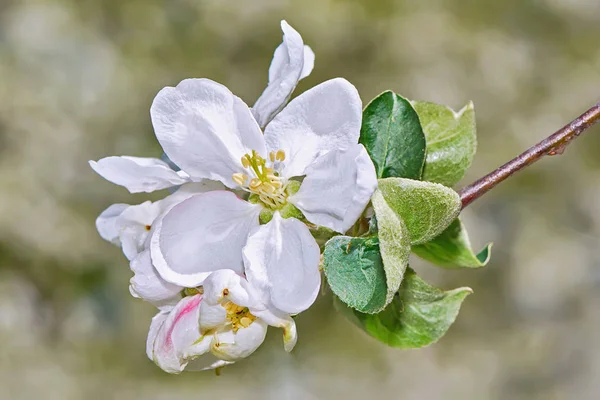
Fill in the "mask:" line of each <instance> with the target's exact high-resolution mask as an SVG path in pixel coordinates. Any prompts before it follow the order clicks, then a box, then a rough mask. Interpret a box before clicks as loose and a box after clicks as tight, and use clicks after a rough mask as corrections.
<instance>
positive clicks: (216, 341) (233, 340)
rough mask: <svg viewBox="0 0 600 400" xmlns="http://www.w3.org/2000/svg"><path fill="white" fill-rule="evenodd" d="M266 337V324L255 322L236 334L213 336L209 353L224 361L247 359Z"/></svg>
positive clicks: (231, 332) (229, 332)
mask: <svg viewBox="0 0 600 400" xmlns="http://www.w3.org/2000/svg"><path fill="white" fill-rule="evenodd" d="M266 335H267V324H265V323H264V322H263V321H261V320H260V319H257V320H255V321H254V322H252V324H250V326H248V327H247V328H240V329H239V330H238V331H237V332H235V333H234V332H233V331H227V332H223V333H219V334H217V335H215V336H214V338H213V340H212V343H211V345H210V351H211V352H212V353H213V354H214V355H215V356H217V357H218V358H220V359H222V360H225V361H237V360H240V359H242V358H246V357H248V356H249V355H250V354H252V353H254V352H255V351H256V349H258V348H259V347H260V345H261V344H262V342H264V340H265V336H266Z"/></svg>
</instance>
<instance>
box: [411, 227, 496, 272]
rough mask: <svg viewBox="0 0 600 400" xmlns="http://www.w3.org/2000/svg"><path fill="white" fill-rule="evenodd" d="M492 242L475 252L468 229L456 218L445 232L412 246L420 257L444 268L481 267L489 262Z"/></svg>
mask: <svg viewBox="0 0 600 400" xmlns="http://www.w3.org/2000/svg"><path fill="white" fill-rule="evenodd" d="M491 249H492V243H489V244H487V245H486V246H485V247H484V248H483V249H482V250H481V251H480V252H479V253H477V254H475V253H474V252H473V249H472V247H471V241H470V240H469V235H468V234H467V230H466V229H465V226H464V225H463V223H462V221H461V220H460V218H457V219H455V220H454V221H453V222H452V223H451V224H450V226H449V227H448V228H446V230H445V231H444V232H442V233H441V234H440V235H439V236H437V237H435V238H434V239H433V240H430V241H429V242H427V243H423V244H421V245H418V246H414V247H413V248H412V250H413V252H414V253H415V254H416V255H418V256H419V257H421V258H423V259H425V260H427V261H429V262H432V263H434V264H436V265H438V266H440V267H443V268H449V269H454V268H479V267H483V266H484V265H486V264H487V263H488V261H489V260H490V257H491V255H492V254H491Z"/></svg>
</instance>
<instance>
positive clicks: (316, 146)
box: [150, 78, 377, 313]
mask: <svg viewBox="0 0 600 400" xmlns="http://www.w3.org/2000/svg"><path fill="white" fill-rule="evenodd" d="M151 116H152V121H153V124H154V129H155V132H156V136H157V138H158V139H159V141H160V142H161V144H162V146H163V149H164V150H165V152H166V153H167V155H168V156H169V158H170V159H171V160H173V161H174V162H175V163H176V164H177V165H179V166H180V167H181V168H182V169H183V170H184V171H185V172H186V173H187V174H188V175H189V176H190V177H191V179H211V180H215V181H220V182H222V183H223V184H224V185H226V186H227V187H229V188H230V189H233V190H244V191H246V192H247V193H248V194H249V201H245V200H242V199H241V198H239V197H237V196H236V195H235V194H233V193H231V192H228V191H213V192H209V193H204V194H201V195H196V196H192V197H190V198H189V199H187V200H185V201H184V202H182V203H180V204H178V205H176V206H175V207H173V208H172V209H171V210H170V211H169V212H168V213H166V214H165V216H164V218H162V219H161V221H160V222H159V223H157V224H156V230H155V231H154V234H153V235H152V239H151V245H150V249H151V255H152V260H153V262H154V265H155V267H156V268H157V270H158V271H159V273H160V274H161V276H162V277H163V278H164V279H165V280H167V281H168V282H171V283H174V284H177V285H181V286H186V287H194V286H197V285H201V284H202V282H203V280H204V279H205V278H206V277H207V276H208V275H209V274H210V273H211V272H212V271H214V270H215V269H218V268H219V266H221V265H227V266H228V268H231V269H233V270H235V271H236V272H239V273H243V272H245V273H246V275H247V276H248V279H249V280H250V281H251V283H252V284H253V285H257V286H265V287H266V286H269V287H272V289H271V291H272V293H271V296H270V299H268V300H269V301H270V302H271V304H277V305H279V306H280V307H279V308H280V309H282V310H284V311H286V312H290V313H293V312H296V311H295V310H294V309H293V308H285V306H284V304H283V303H284V302H285V297H286V293H287V292H288V291H290V290H296V288H295V285H297V284H298V282H302V281H305V280H308V281H314V282H317V285H318V284H319V283H318V282H319V281H318V280H317V279H316V278H314V277H315V276H319V272H318V264H319V258H318V256H317V257H307V256H306V254H308V253H301V254H300V255H299V256H294V257H292V256H291V254H294V252H293V251H292V250H291V249H293V248H296V247H302V248H306V247H307V246H314V247H316V242H315V240H314V239H313V238H312V236H311V234H310V231H309V229H308V227H307V226H306V224H305V223H303V222H301V221H300V220H298V219H296V218H288V219H285V218H286V217H299V218H301V219H302V218H306V220H308V221H309V222H310V223H312V224H315V225H319V226H324V227H327V228H330V229H332V230H334V231H336V232H345V231H346V230H348V229H349V228H350V227H351V226H352V225H353V224H354V223H355V222H356V220H357V219H358V217H359V216H360V214H361V213H362V212H363V210H364V208H365V206H366V205H367V203H368V202H369V199H370V197H371V195H372V193H373V191H374V190H375V187H376V185H377V179H376V175H375V168H374V166H373V163H372V161H371V160H370V158H369V156H368V154H367V152H366V150H365V149H364V147H363V146H362V145H359V144H358V138H359V135H360V126H361V117H362V104H361V100H360V97H359V95H358V92H357V91H356V89H355V88H354V86H352V85H351V84H350V83H349V82H347V81H346V80H344V79H340V78H337V79H332V80H330V81H327V82H324V83H322V84H320V85H318V86H316V87H314V88H312V89H310V90H308V91H307V92H305V93H303V94H301V95H300V96H298V97H297V98H295V99H294V100H292V101H291V102H290V103H289V104H288V105H287V106H286V107H285V108H284V109H283V110H281V111H280V112H279V113H278V114H277V115H276V116H275V118H273V120H272V121H271V122H269V124H268V125H267V126H266V128H265V131H264V135H263V133H262V132H261V130H260V128H259V125H258V123H257V122H256V120H255V119H254V117H253V116H252V113H251V112H250V109H249V108H248V107H247V106H246V104H244V102H243V101H242V100H241V99H239V98H238V97H236V96H234V95H233V94H232V93H231V92H230V91H229V90H228V89H227V88H226V87H224V86H223V85H220V84H218V83H216V82H213V81H210V80H208V79H188V80H185V81H183V82H181V83H180V84H179V85H178V86H177V87H174V88H173V87H169V88H165V89H163V90H162V91H161V92H160V93H159V94H158V95H157V97H156V98H155V100H154V103H153V105H152V108H151ZM261 212H267V213H271V214H272V220H271V221H270V222H268V223H267V224H265V225H259V216H260V214H261ZM269 217H270V215H269ZM246 244H248V245H247V246H246ZM245 246H246V247H245ZM244 247H245V249H244V255H243V256H244V257H245V258H246V259H247V261H248V262H247V265H246V270H245V271H244V270H243V263H242V253H241V249H242V248H244ZM263 300H264V301H267V299H263ZM306 300H307V302H312V301H313V300H314V299H310V298H309V297H307V299H306Z"/></svg>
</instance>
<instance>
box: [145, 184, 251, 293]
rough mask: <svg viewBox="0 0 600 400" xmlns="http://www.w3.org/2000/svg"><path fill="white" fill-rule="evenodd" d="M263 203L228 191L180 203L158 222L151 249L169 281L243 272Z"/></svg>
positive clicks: (189, 282)
mask: <svg viewBox="0 0 600 400" xmlns="http://www.w3.org/2000/svg"><path fill="white" fill-rule="evenodd" d="M260 211H261V207H260V206H258V205H255V204H251V203H248V202H246V201H244V200H241V199H240V198H238V197H237V196H236V195H235V194H233V193H231V192H225V191H213V192H208V193H203V194H198V195H195V196H192V197H190V198H188V199H187V200H184V201H183V202H181V203H179V204H177V205H176V206H175V207H173V208H172V209H171V210H170V211H168V212H167V213H166V214H165V215H164V216H163V217H162V218H160V219H159V220H158V221H156V222H155V227H154V233H153V234H152V238H151V242H150V249H151V255H152V261H153V264H154V266H155V267H156V269H157V270H158V272H159V274H160V275H161V276H162V277H163V279H165V280H166V281H168V282H171V283H174V284H176V285H180V286H184V287H196V286H198V285H201V284H202V283H203V282H204V279H206V278H207V277H208V275H210V273H211V272H213V271H217V270H220V269H232V270H234V271H235V272H238V273H240V274H241V273H243V262H242V252H241V250H242V248H243V247H244V245H245V244H246V240H247V238H248V233H249V232H250V230H252V229H253V228H254V227H256V226H258V215H259V214H260Z"/></svg>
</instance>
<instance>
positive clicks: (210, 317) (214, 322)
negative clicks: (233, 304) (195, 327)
mask: <svg viewBox="0 0 600 400" xmlns="http://www.w3.org/2000/svg"><path fill="white" fill-rule="evenodd" d="M226 323H227V311H226V310H225V308H223V306H221V305H220V304H217V305H211V304H208V303H207V302H206V299H205V298H204V297H203V300H202V304H200V333H201V334H203V335H206V334H209V333H210V332H211V331H214V330H219V329H221V328H223V327H224V326H225V324H226Z"/></svg>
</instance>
